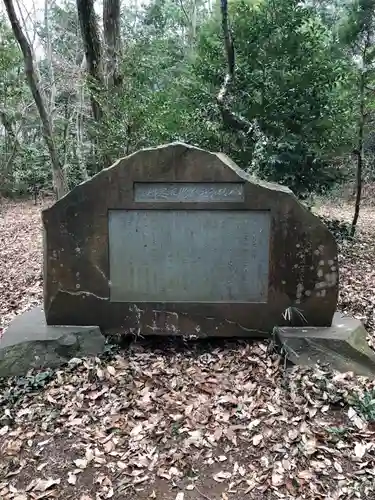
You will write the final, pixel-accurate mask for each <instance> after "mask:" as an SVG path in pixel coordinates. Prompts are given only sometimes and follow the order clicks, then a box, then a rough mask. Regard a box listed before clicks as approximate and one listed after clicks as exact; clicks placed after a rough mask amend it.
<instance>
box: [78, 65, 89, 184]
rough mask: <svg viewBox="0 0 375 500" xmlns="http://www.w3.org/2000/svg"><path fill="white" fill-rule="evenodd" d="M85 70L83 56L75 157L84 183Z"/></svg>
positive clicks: (79, 81)
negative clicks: (83, 117)
mask: <svg viewBox="0 0 375 500" xmlns="http://www.w3.org/2000/svg"><path fill="white" fill-rule="evenodd" d="M85 68H86V58H85V56H83V59H82V64H81V68H80V73H79V80H78V109H77V115H76V157H77V161H78V165H79V169H80V171H81V175H82V178H83V180H84V181H86V180H87V179H88V178H89V175H88V173H87V168H86V162H85V160H84V155H83V153H82V148H83V135H82V130H83V120H82V116H83V110H84V105H85V92H84V84H83V74H84V71H85Z"/></svg>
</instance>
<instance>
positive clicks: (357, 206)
mask: <svg viewBox="0 0 375 500" xmlns="http://www.w3.org/2000/svg"><path fill="white" fill-rule="evenodd" d="M359 92H360V102H359V123H358V143H357V149H356V151H355V154H356V156H357V170H356V197H355V206H354V217H353V222H352V227H351V230H350V236H351V238H353V237H354V235H355V230H356V227H357V221H358V217H359V209H360V206H361V196H362V166H363V134H364V128H365V75H364V73H363V72H362V73H361V80H360V88H359Z"/></svg>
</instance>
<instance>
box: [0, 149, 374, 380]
mask: <svg viewBox="0 0 375 500" xmlns="http://www.w3.org/2000/svg"><path fill="white" fill-rule="evenodd" d="M42 218H43V226H44V313H43V312H42V310H41V309H37V310H34V311H31V312H29V313H26V314H25V315H24V316H21V317H20V318H17V320H16V321H15V322H14V323H13V324H11V326H10V328H9V334H8V335H7V343H6V347H7V349H8V350H7V352H8V358H9V349H10V347H11V346H12V335H13V337H14V338H18V339H20V338H21V337H22V335H23V333H22V331H23V330H22V328H26V330H27V336H28V338H33V336H34V337H35V338H36V339H39V340H40V338H42V339H45V340H46V339H47V340H48V341H49V340H51V339H52V340H53V346H54V347H53V348H54V353H56V355H55V362H56V363H58V362H59V360H60V357H61V356H65V357H67V356H68V354H69V353H70V355H72V353H73V354H74V352H80V346H84V345H90V352H91V353H93V352H95V351H100V349H101V348H102V345H103V342H102V340H101V338H100V335H101V333H100V331H101V332H103V333H104V334H110V333H117V334H125V335H126V334H132V335H137V334H142V335H183V336H188V337H198V338H200V337H218V336H221V337H231V336H236V337H238V336H239V337H241V336H242V337H267V336H270V335H271V334H272V331H273V329H274V327H276V326H278V328H276V331H275V332H276V335H277V336H278V338H279V339H280V340H281V343H283V344H284V346H286V347H290V349H291V351H292V352H293V353H294V354H295V356H294V361H296V362H298V361H299V360H302V359H304V362H307V361H308V359H310V358H309V356H307V357H306V356H305V358H303V352H304V351H306V346H307V348H310V347H311V346H312V345H313V343H314V342H315V344H314V345H315V346H316V343H319V342H321V339H322V338H324V340H326V337H327V335H328V337H329V336H330V335H331V334H332V336H333V337H334V342H336V344H335V345H338V344H339V343H340V342H338V341H337V339H338V338H340V333H338V332H339V331H342V332H345V335H344V337H345V338H346V339H352V337H351V333H350V332H351V331H352V329H353V328H354V327H352V326H351V327H350V328H349V329H348V328H346V329H345V328H344V329H341V330H340V329H339V330H337V329H335V328H333V329H332V327H331V325H332V318H333V316H334V313H335V310H336V305H337V296H338V265H337V248H336V243H335V240H334V238H333V236H332V234H331V233H330V231H329V230H328V229H327V227H326V226H325V225H324V224H323V223H322V222H321V221H320V219H319V218H318V217H315V216H314V215H313V214H312V213H311V212H310V211H309V210H307V209H306V208H305V207H304V206H303V205H302V204H301V203H300V202H299V201H298V200H297V198H296V197H295V196H294V195H293V193H292V192H291V191H290V190H289V189H287V188H285V187H282V186H279V185H276V184H270V183H265V182H261V181H259V180H257V179H255V178H253V177H251V176H250V175H249V174H247V173H246V172H244V171H243V170H242V169H240V168H239V167H238V166H237V165H236V164H235V163H233V162H232V161H231V160H230V159H229V158H228V157H226V156H225V155H223V154H218V153H211V152H208V151H204V150H202V149H199V148H197V147H193V146H189V145H187V144H183V143H172V144H167V145H164V146H160V147H156V148H150V149H144V150H141V151H138V152H136V153H134V154H131V155H130V156H127V157H126V158H123V159H121V160H119V161H117V162H116V163H115V164H114V165H113V166H111V167H109V168H106V169H104V170H102V171H101V172H99V173H98V174H97V175H95V176H94V177H93V178H91V179H90V180H88V181H86V182H84V183H82V184H80V185H78V186H76V187H75V188H74V189H73V190H72V191H71V192H69V193H68V194H67V195H66V196H64V197H63V198H61V199H60V200H58V201H57V202H56V203H55V204H54V205H52V206H51V207H50V208H48V209H46V210H44V211H43V215H42ZM44 315H45V316H44ZM35 316H37V318H39V319H38V321H36V320H35ZM340 321H341V320H340ZM41 323H43V325H42V326H41ZM22 325H23V326H22ZM27 325H28V326H27ZM92 325H95V326H92ZM357 327H358V325H356V326H355V328H357ZM12 328H13V330H16V331H13V333H12ZM67 328H69V329H68V330H67ZM99 328H100V330H99ZM306 328H313V330H311V329H310V330H307V329H306ZM362 329H363V327H362ZM93 332H94V333H95V335H96V337H97V342H96V344H95V345H94V346H93V345H92V344H90V343H89V342H87V341H85V342H83V339H84V338H87V336H92V335H94V333H93ZM304 332H305V333H304ZM319 332H320V333H319ZM322 332H323V333H322ZM75 333H76V334H75ZM74 334H75V337H76V339H78V340H77V341H75V340H74V338H73V336H74ZM361 335H362V336H361ZM361 335H360V336H361V338H362V340H363V332H362V334H361ZM301 337H302V338H303V339H304V341H303V342H301V341H300V339H301ZM305 337H306V339H307V337H308V340H306V339H305ZM348 342H349V340H348ZM350 342H351V345H354V344H355V342H354V341H352V340H350ZM47 344H48V342H47V343H45V345H47ZM324 345H325V347H324V349H325V352H327V345H326V344H324ZM38 346H39V344H38ZM63 346H64V347H63ZM66 346H68V347H66ZM293 346H295V347H296V349H297V350H295V349H294V348H293ZM309 346H310V347H309ZM0 350H1V344H0ZM26 351H27V350H26ZM26 351H25V350H20V349H18V350H16V353H19V352H26ZM29 351H30V350H29ZM29 351H27V352H29ZM42 351H43V349H42ZM315 351H316V352H320V351H319V349H315ZM349 351H350V349H349ZM30 352H31V354H32V352H33V350H31V351H30ZM37 352H38V357H39V359H42V360H43V359H44V360H47V361H46V362H48V356H47V355H45V356H44V357H43V356H41V354H40V348H39V347H38V349H37ZM350 352H352V351H350ZM371 352H372V351H371ZM67 353H68V354H67ZM298 353H299V354H298ZM17 355H18V354H17ZM367 355H369V353H368V352H367ZM56 356H57V358H58V360H56ZM59 356H60V357H59ZM298 356H299V358H298ZM370 357H371V356H370ZM297 358H298V359H297ZM326 358H327V357H326ZM0 359H1V356H0ZM306 360H307V361H306ZM315 361H316V356H315V358H314V362H315ZM41 364H43V362H42V361H41V362H39V365H41ZM370 364H371V363H370ZM39 365H38V366H39ZM374 366H375V365H374ZM0 368H1V367H0ZM340 369H341V368H340ZM0 373H1V370H0Z"/></svg>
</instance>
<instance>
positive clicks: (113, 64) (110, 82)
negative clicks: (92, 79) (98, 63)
mask: <svg viewBox="0 0 375 500" xmlns="http://www.w3.org/2000/svg"><path fill="white" fill-rule="evenodd" d="M120 4H121V1H120V0H104V1H103V27H104V42H105V48H106V70H105V74H106V79H107V86H108V88H118V87H120V85H121V83H122V75H121V72H120V54H121V31H120Z"/></svg>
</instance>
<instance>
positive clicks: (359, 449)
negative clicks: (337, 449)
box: [354, 443, 367, 458]
mask: <svg viewBox="0 0 375 500" xmlns="http://www.w3.org/2000/svg"><path fill="white" fill-rule="evenodd" d="M366 450H367V448H366V445H364V444H361V443H356V444H355V446H354V454H355V456H356V457H357V458H363V457H364V455H365V453H366Z"/></svg>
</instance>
